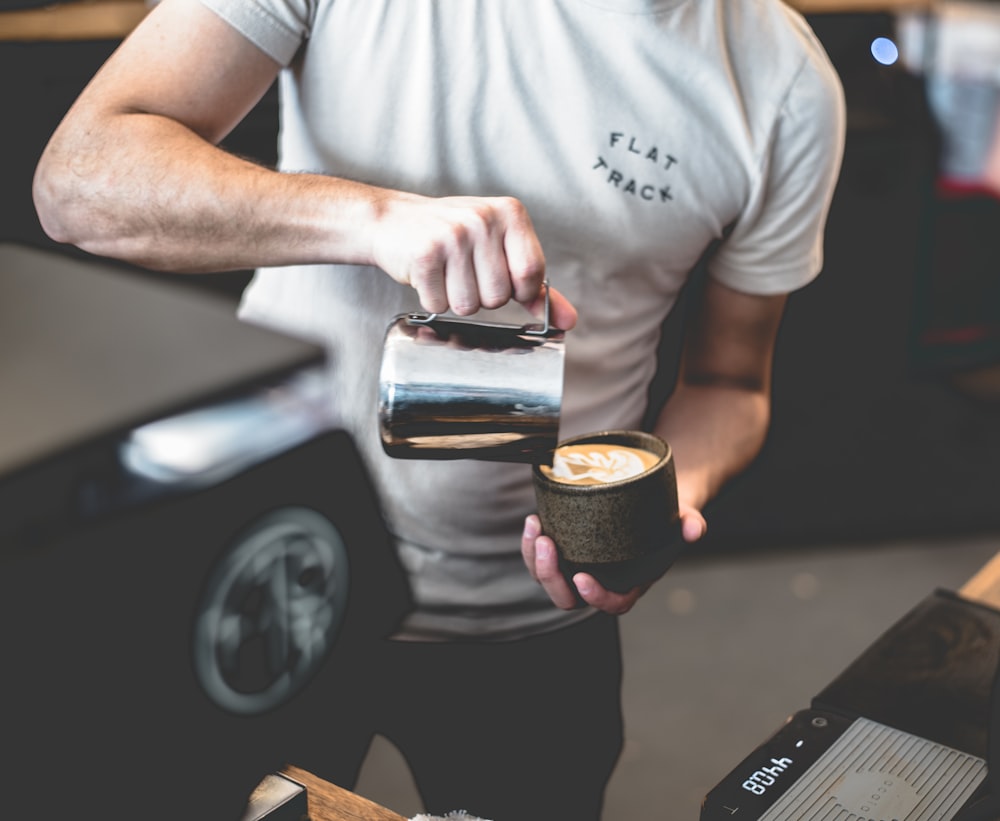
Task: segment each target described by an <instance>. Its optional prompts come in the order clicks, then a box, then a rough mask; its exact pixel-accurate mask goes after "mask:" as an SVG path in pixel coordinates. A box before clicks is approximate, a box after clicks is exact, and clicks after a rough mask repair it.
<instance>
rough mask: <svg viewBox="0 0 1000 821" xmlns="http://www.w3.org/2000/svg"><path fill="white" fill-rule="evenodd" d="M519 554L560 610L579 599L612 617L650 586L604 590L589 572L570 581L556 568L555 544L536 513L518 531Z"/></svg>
mask: <svg viewBox="0 0 1000 821" xmlns="http://www.w3.org/2000/svg"><path fill="white" fill-rule="evenodd" d="M521 556H522V557H523V558H524V563H525V564H526V565H527V567H528V572H529V573H531V576H532V578H534V579H535V581H537V582H538V583H539V584H540V585H541V586H542V587H543V588H544V589H545V592H546V593H548V595H549V598H550V599H551V600H552V603H553V604H554V605H555V606H556V607H559V608H561V609H562V610H573V609H574V608H576V607H578V606H579V605H580V603H581V601H582V602H584V603H586V604H589V605H591V606H592V607H596V608H597V609H598V610H603V611H604V612H605V613H610V614H612V615H615V616H620V615H624V614H625V613H627V612H628V611H629V610H631V609H632V608H633V607H634V606H635V603H636V602H637V601H638V600H639V598H640V597H641V596H642V594H643V593H645V592H646V590H647V589H648V588H649V585H648V584H647V585H643V586H641V587H634V588H632V589H631V590H630V591H628V592H627V593H615V592H613V591H611V590H607V589H605V588H604V587H602V586H601V584H600V583H599V582H598V581H597V579H595V578H594V577H593V576H591V575H590V574H588V573H576V574H575V575H574V576H573V579H572V584H571V583H570V582H569V581H567V579H566V577H565V576H564V575H563V572H562V569H561V568H560V567H559V557H558V553H557V552H556V546H555V543H554V542H553V541H552V539H550V538H549V537H548V536H545V535H543V534H542V526H541V523H540V522H539V520H538V516H536V515H534V514H533V515H531V516H528V517H527V518H526V519H525V521H524V530H523V532H522V534H521Z"/></svg>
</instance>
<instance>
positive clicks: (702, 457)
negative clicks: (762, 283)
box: [521, 280, 786, 614]
mask: <svg viewBox="0 0 1000 821" xmlns="http://www.w3.org/2000/svg"><path fill="white" fill-rule="evenodd" d="M785 302H786V296H785V295H777V296H753V295H749V294H742V293H738V292H737V291H734V290H732V289H730V288H727V287H726V286H724V285H720V284H718V283H716V282H713V281H711V280H710V281H709V282H707V283H706V286H705V291H704V295H703V299H702V301H701V303H700V305H699V306H698V309H697V310H696V311H695V313H694V315H693V316H692V317H691V320H690V323H689V326H688V329H687V331H686V336H685V343H684V352H683V355H682V359H681V367H680V371H679V373H678V377H677V384H676V385H675V387H674V390H673V393H672V394H671V396H670V399H669V400H668V401H667V403H666V404H665V406H664V408H663V411H662V412H661V413H660V415H659V418H658V419H657V421H656V425H655V426H654V430H655V432H656V433H658V434H659V435H660V436H662V437H663V438H664V439H666V440H667V442H669V443H670V447H671V450H672V451H673V455H674V467H675V469H676V471H677V496H678V501H679V503H680V513H681V527H682V532H683V535H684V539H685V540H686V541H689V542H693V541H696V540H698V539H700V538H701V537H702V536H703V535H704V533H705V527H706V525H705V519H704V517H703V516H702V514H701V510H702V508H703V507H704V505H705V504H706V503H707V502H709V501H710V500H711V499H712V498H713V497H714V496H715V495H716V494H717V493H718V492H719V490H720V489H721V488H722V486H723V485H724V484H725V483H726V481H727V480H729V479H731V478H732V477H733V476H735V475H736V474H738V473H739V472H740V471H742V470H744V469H745V468H746V467H747V466H748V465H749V464H750V462H752V461H753V459H754V458H755V457H756V456H757V454H758V453H759V452H760V449H761V447H762V446H763V444H764V438H765V436H766V435H767V428H768V425H769V423H770V418H771V368H772V360H773V357H774V345H775V341H776V339H777V334H778V328H779V325H780V323H781V317H782V314H783V313H784V308H785ZM540 533H541V526H540V524H539V522H538V517H537V516H529V517H528V519H527V521H526V522H525V529H524V534H523V536H522V540H521V552H522V554H523V556H524V560H525V563H526V564H527V565H528V568H529V570H530V571H531V573H532V574H533V575H534V577H535V578H536V579H537V580H538V581H539V582H540V583H541V584H542V586H543V587H544V588H545V589H546V591H547V592H548V594H549V596H550V598H551V599H552V601H553V602H554V603H555V604H556V605H557V606H559V607H562V608H566V609H568V608H572V607H574V606H576V596H575V594H574V592H573V591H572V590H571V589H570V586H569V584H568V583H567V581H566V580H565V579H564V578H563V576H562V574H561V573H560V571H559V567H558V559H557V555H556V549H555V545H554V544H553V543H552V540H551V539H549V538H548V537H547V536H540V535H539V534H540ZM573 583H574V584H575V585H576V587H577V590H578V592H579V594H580V596H581V597H582V598H583V600H584V601H586V602H587V603H588V604H590V605H592V606H593V607H597V608H599V609H601V610H604V611H606V612H609V613H615V614H621V613H626V612H628V611H629V610H630V609H631V608H632V607H633V606H634V604H635V603H636V601H638V599H639V597H640V596H641V595H642V594H643V593H644V592H645V590H646V589H648V585H646V586H645V587H641V588H640V587H637V588H634V589H633V590H631V591H629V592H628V593H624V594H619V593H614V592H611V591H609V590H605V589H604V588H603V587H601V585H600V584H598V583H597V581H596V580H595V579H594V578H593V577H592V576H590V575H589V574H586V573H577V574H576V575H575V576H574V577H573Z"/></svg>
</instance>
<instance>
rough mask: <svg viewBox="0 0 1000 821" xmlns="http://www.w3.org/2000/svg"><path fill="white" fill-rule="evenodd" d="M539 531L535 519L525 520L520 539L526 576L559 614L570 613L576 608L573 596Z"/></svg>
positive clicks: (553, 552)
mask: <svg viewBox="0 0 1000 821" xmlns="http://www.w3.org/2000/svg"><path fill="white" fill-rule="evenodd" d="M541 532H542V527H541V524H540V523H539V521H538V517H537V516H534V515H532V516H528V517H527V519H525V523H524V531H523V533H522V536H521V555H522V557H523V558H524V563H525V564H526V565H527V567H528V572H529V573H531V576H532V578H534V579H535V581H537V582H538V583H539V584H540V585H541V586H542V587H543V588H544V589H545V592H546V593H548V595H549V598H550V599H551V600H552V603H553V604H554V605H555V606H556V607H559V608H560V609H562V610H573V609H574V608H575V607H577V605H578V601H577V597H576V593H574V591H573V588H572V587H570V585H569V582H567V581H566V577H565V576H563V574H562V571H561V570H560V569H559V556H558V554H557V553H556V546H555V543H554V542H553V541H552V539H550V538H549V537H548V536H543V535H541Z"/></svg>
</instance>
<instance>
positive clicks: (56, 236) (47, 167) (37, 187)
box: [31, 152, 84, 245]
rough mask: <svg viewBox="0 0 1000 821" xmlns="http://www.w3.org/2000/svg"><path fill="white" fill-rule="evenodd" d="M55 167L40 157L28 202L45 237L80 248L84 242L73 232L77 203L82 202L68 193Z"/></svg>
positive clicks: (50, 160)
mask: <svg viewBox="0 0 1000 821" xmlns="http://www.w3.org/2000/svg"><path fill="white" fill-rule="evenodd" d="M56 166H57V164H56V163H55V162H53V160H52V159H51V158H50V157H49V156H48V152H46V153H43V154H42V158H41V159H40V160H39V162H38V165H37V166H36V167H35V174H34V177H33V179H32V183H31V198H32V201H33V203H34V206H35V213H36V215H37V216H38V222H39V224H40V225H41V227H42V230H43V231H44V232H45V234H46V236H48V237H49V238H50V239H52V240H54V241H55V242H60V243H68V244H73V245H79V244H80V243H81V242H82V241H84V240H83V237H82V236H81V235H80V232H79V231H78V230H75V228H74V224H75V222H76V221H77V220H76V217H75V215H76V212H77V211H78V210H79V206H78V204H77V203H78V202H79V201H80V200H81V199H82V198H80V197H78V196H75V195H74V194H73V193H72V192H70V191H68V190H67V188H68V186H67V184H66V182H65V181H64V178H63V173H62V172H60V171H59V169H58V168H57V167H56Z"/></svg>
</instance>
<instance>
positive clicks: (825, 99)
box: [709, 55, 846, 294]
mask: <svg viewBox="0 0 1000 821" xmlns="http://www.w3.org/2000/svg"><path fill="white" fill-rule="evenodd" d="M845 122H846V113H845V103H844V93H843V87H842V86H841V84H840V80H839V78H838V76H837V75H836V73H835V70H834V69H833V67H832V66H831V65H830V64H829V62H828V61H827V60H826V58H825V55H823V56H816V57H815V58H814V59H807V60H806V61H805V62H804V64H803V66H802V69H801V70H800V71H799V72H798V73H797V75H796V77H795V80H794V82H793V83H792V84H791V86H790V88H789V90H788V93H787V94H786V96H785V99H784V101H783V102H782V105H781V107H780V109H779V112H778V116H777V118H776V120H775V123H774V128H773V131H772V135H771V139H770V140H769V141H768V142H767V150H766V151H765V153H764V156H763V157H762V160H761V165H760V169H759V170H760V174H759V176H758V177H757V182H756V184H755V186H754V188H753V190H752V194H751V196H750V198H749V199H748V202H747V204H746V207H745V208H744V210H743V212H742V214H741V215H740V217H739V219H738V220H737V221H736V222H735V224H734V225H733V226H732V230H731V232H730V233H729V235H728V237H727V238H726V239H725V241H724V242H723V243H722V244H721V245H720V247H719V249H718V251H717V252H716V254H715V255H714V257H713V258H712V260H711V261H710V263H709V272H710V273H711V275H712V276H713V277H715V278H716V279H717V280H718V281H720V282H722V283H723V284H724V285H728V286H729V287H731V288H733V289H735V290H738V291H744V292H748V293H754V294H775V293H785V292H789V291H792V290H794V289H796V288H800V287H802V286H804V285H806V284H807V283H809V282H810V281H812V280H813V279H814V278H815V277H816V276H817V275H818V274H819V272H820V270H821V269H822V267H823V241H824V234H825V229H826V220H827V215H828V213H829V209H830V203H831V201H832V199H833V192H834V189H835V187H836V184H837V179H838V177H839V175H840V166H841V161H842V157H843V151H844V135H845V128H846V125H845Z"/></svg>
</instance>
